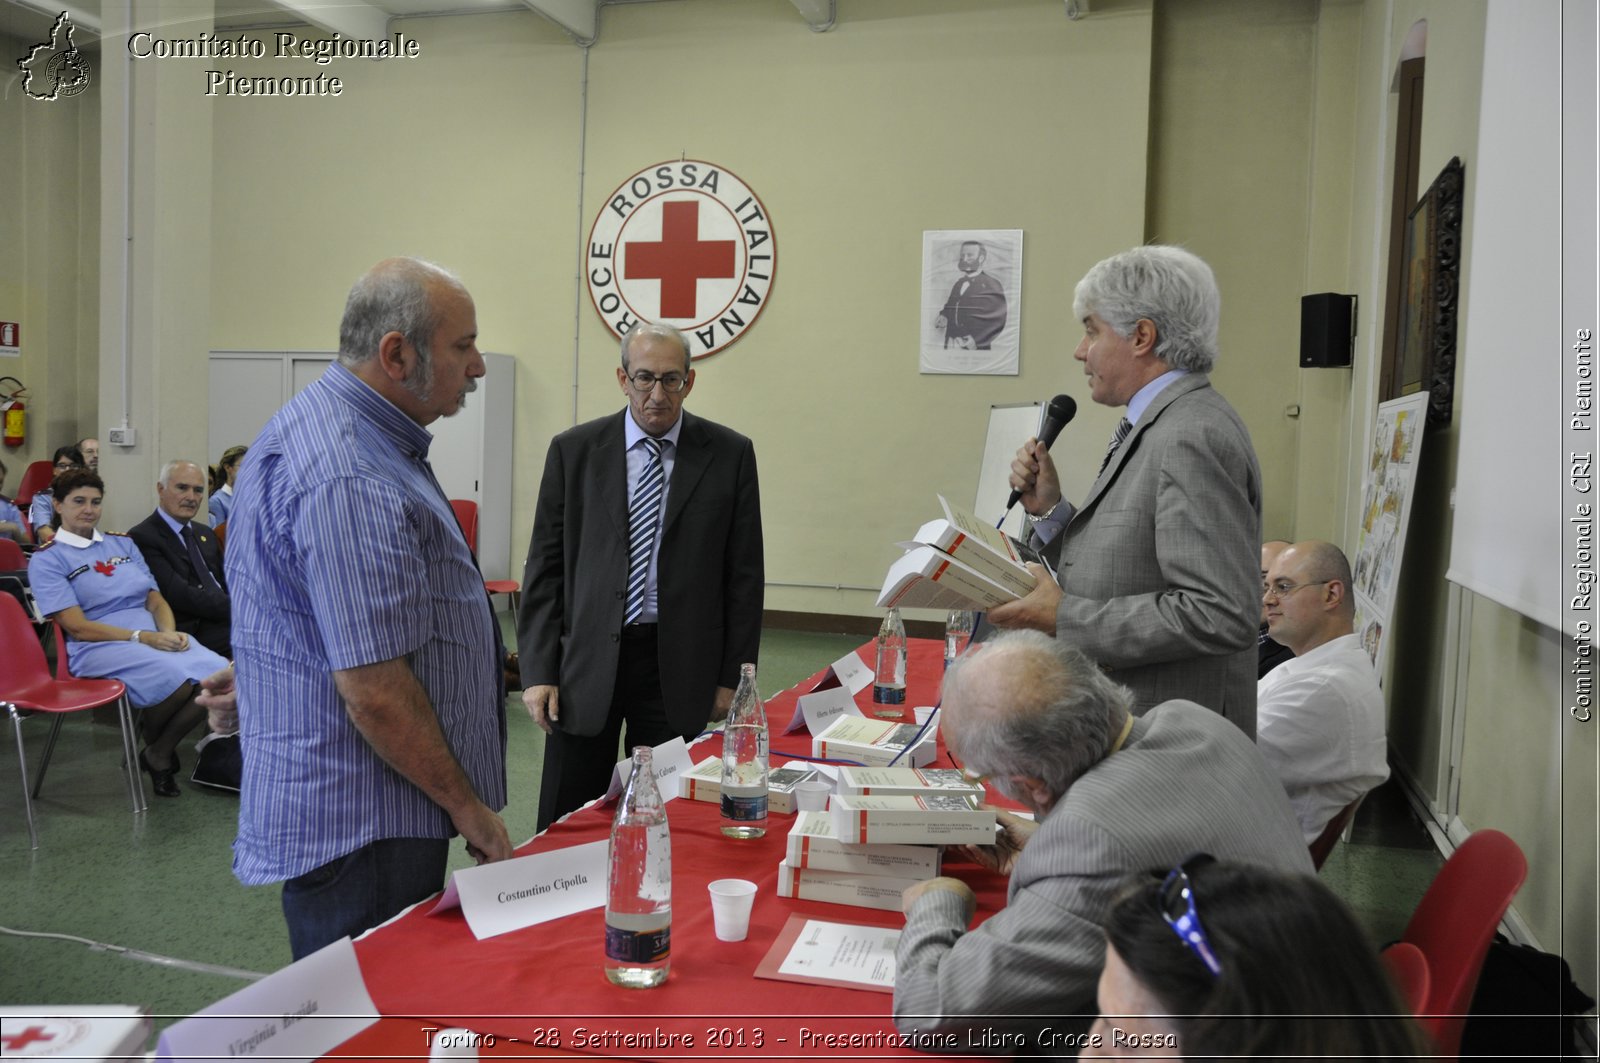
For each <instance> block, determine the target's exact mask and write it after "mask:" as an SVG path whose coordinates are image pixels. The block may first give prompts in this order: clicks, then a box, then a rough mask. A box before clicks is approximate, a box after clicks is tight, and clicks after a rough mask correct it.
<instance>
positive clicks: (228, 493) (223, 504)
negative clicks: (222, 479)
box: [206, 484, 233, 528]
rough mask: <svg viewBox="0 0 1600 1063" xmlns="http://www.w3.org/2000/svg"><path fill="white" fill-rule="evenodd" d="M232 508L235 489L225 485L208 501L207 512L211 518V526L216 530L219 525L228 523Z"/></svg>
mask: <svg viewBox="0 0 1600 1063" xmlns="http://www.w3.org/2000/svg"><path fill="white" fill-rule="evenodd" d="M232 508H233V488H231V487H229V486H228V485H227V484H223V485H222V486H221V487H219V488H217V490H216V491H215V492H214V493H213V494H212V495H211V497H210V498H208V499H207V500H206V512H207V513H208V514H209V515H210V517H211V520H210V521H209V523H210V525H211V526H212V527H213V528H215V527H216V526H217V525H218V524H225V523H227V520H228V510H230V509H232Z"/></svg>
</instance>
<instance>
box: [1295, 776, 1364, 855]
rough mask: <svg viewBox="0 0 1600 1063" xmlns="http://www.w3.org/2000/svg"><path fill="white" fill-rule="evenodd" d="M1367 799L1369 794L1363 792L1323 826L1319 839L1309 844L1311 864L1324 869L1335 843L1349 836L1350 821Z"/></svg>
mask: <svg viewBox="0 0 1600 1063" xmlns="http://www.w3.org/2000/svg"><path fill="white" fill-rule="evenodd" d="M1366 799H1367V795H1366V794H1362V795H1361V796H1360V797H1358V798H1356V799H1355V800H1354V801H1351V802H1350V803H1349V804H1348V805H1345V806H1344V807H1343V808H1341V809H1340V810H1339V814H1338V815H1336V816H1334V817H1333V818H1332V819H1330V820H1328V825H1327V826H1326V827H1323V828H1322V833H1321V834H1319V835H1317V840H1316V841H1314V842H1312V843H1311V845H1310V846H1309V848H1310V849H1311V866H1313V867H1315V868H1316V869H1317V870H1318V871H1321V870H1322V865H1323V864H1324V863H1326V862H1327V860H1328V856H1329V854H1331V853H1332V852H1333V847H1334V845H1336V844H1337V843H1338V841H1339V839H1340V838H1347V837H1348V836H1349V830H1350V823H1351V821H1352V820H1354V819H1355V818H1356V809H1358V808H1360V807H1361V802H1363V801H1365V800H1366Z"/></svg>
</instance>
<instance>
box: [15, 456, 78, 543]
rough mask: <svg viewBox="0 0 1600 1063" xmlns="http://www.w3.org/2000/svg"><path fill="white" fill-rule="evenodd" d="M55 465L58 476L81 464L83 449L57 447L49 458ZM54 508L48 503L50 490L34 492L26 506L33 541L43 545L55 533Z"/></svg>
mask: <svg viewBox="0 0 1600 1063" xmlns="http://www.w3.org/2000/svg"><path fill="white" fill-rule="evenodd" d="M50 461H51V463H52V464H54V465H55V467H56V471H55V475H56V476H60V475H61V474H62V473H64V472H66V471H67V470H68V469H76V468H80V467H82V466H83V464H84V462H83V451H81V450H79V449H78V448H77V447H57V448H56V452H55V454H54V455H53V456H52V457H51V459H50ZM54 516H55V508H54V507H53V506H52V505H51V504H50V491H49V490H48V489H46V490H43V491H39V492H36V493H35V494H34V496H33V503H32V504H31V505H29V506H28V525H29V526H30V527H31V528H33V541H34V542H36V543H38V544H39V545H41V546H43V545H44V544H45V543H47V542H49V541H50V540H51V539H52V538H53V537H54V536H55V534H56V529H55V525H54V524H53V523H52V518H53V517H54Z"/></svg>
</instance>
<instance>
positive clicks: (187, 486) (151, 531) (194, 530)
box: [128, 461, 233, 658]
mask: <svg viewBox="0 0 1600 1063" xmlns="http://www.w3.org/2000/svg"><path fill="white" fill-rule="evenodd" d="M205 492H206V476H205V473H204V472H202V471H201V469H200V466H198V465H196V464H195V463H194V462H192V461H169V462H167V463H166V464H165V465H163V466H162V467H161V479H160V480H158V481H157V482H156V499H157V501H158V502H159V503H160V504H159V505H158V506H157V507H156V511H155V512H154V513H152V514H150V515H149V516H148V517H146V518H145V519H144V520H142V521H140V522H139V523H138V524H136V525H134V527H133V530H132V531H130V532H129V533H128V534H129V536H131V537H132V539H133V542H134V545H136V546H137V547H138V548H139V553H141V554H143V555H144V563H145V564H146V565H148V566H149V567H150V573H151V575H153V576H155V578H156V586H157V587H158V588H159V589H160V591H161V596H162V597H163V598H165V599H166V600H167V604H168V605H170V606H172V615H173V617H174V618H175V619H176V620H177V622H178V630H179V631H182V632H185V633H187V634H189V635H192V636H194V638H195V640H196V641H197V642H199V643H200V644H201V645H202V646H204V647H206V648H207V649H209V650H211V651H213V652H215V653H219V654H221V655H222V656H224V657H230V658H231V657H232V656H233V647H232V645H231V643H232V638H231V636H230V616H231V608H230V605H229V602H228V581H227V578H226V577H225V576H224V575H223V574H222V547H221V546H220V545H218V543H217V536H216V533H215V532H213V531H212V530H211V526H210V525H209V524H202V523H201V522H200V521H197V520H195V519H194V515H195V513H197V512H198V511H199V509H200V503H201V502H202V501H203V500H204V499H205Z"/></svg>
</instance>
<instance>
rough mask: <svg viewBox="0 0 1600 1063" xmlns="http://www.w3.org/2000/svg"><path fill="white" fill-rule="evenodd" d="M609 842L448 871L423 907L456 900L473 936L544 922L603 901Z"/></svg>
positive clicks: (439, 907) (440, 907)
mask: <svg viewBox="0 0 1600 1063" xmlns="http://www.w3.org/2000/svg"><path fill="white" fill-rule="evenodd" d="M609 844H610V842H605V841H598V842H589V843H588V844H586V845H572V846H568V847H567V848H565V849H556V850H554V851H553V852H548V853H535V854H534V855H532V856H519V857H517V858H516V859H514V860H501V861H499V862H498V863H494V864H479V865H478V866H477V867H468V868H463V869H462V870H460V871H457V872H455V873H454V874H453V875H451V876H450V884H449V885H448V886H447V887H446V888H445V891H444V896H443V897H440V898H439V903H438V904H435V905H434V906H433V908H432V909H431V910H430V911H429V912H428V914H429V915H438V914H439V913H440V912H444V911H448V910H450V909H451V908H454V907H456V905H458V904H459V905H460V906H461V914H462V915H464V916H466V917H467V926H469V927H471V928H472V933H473V936H474V937H476V938H477V939H478V940H479V941H482V940H483V939H484V938H492V937H494V936H495V935H497V934H505V933H509V932H510V931H512V930H521V929H522V928H523V927H525V926H535V925H537V924H539V923H547V922H549V921H550V920H552V919H560V918H561V917H562V916H565V915H571V914H572V913H574V912H582V911H587V910H588V909H590V908H598V907H600V906H601V905H602V904H604V903H606V847H607V846H608V845H609Z"/></svg>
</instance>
